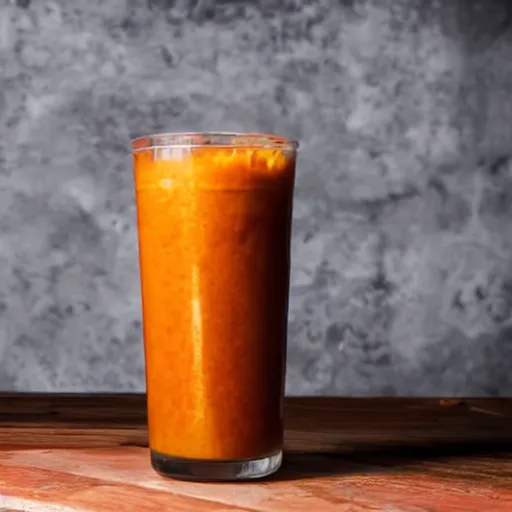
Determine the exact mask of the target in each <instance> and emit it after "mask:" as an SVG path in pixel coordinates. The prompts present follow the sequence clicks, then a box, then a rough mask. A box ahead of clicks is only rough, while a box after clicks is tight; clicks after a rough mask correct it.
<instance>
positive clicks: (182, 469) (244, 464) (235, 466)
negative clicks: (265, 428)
mask: <svg viewBox="0 0 512 512" xmlns="http://www.w3.org/2000/svg"><path fill="white" fill-rule="evenodd" d="M282 459H283V452H281V451H279V452H278V453H275V454H273V455H269V456H268V457H263V458H259V459H242V460H203V459H184V458H181V457H171V456H169V455H164V454H163V453H160V452H157V451H155V450H151V465H152V466H153V469H154V470H155V471H156V472H157V473H159V474H160V475H162V476H167V477H171V478H177V479H179V480H196V481H203V482H206V481H211V482H221V481H236V480H253V479H255V478H264V477H266V476H269V475H271V474H272V473H274V472H275V471H277V470H278V469H279V468H280V466H281V462H282Z"/></svg>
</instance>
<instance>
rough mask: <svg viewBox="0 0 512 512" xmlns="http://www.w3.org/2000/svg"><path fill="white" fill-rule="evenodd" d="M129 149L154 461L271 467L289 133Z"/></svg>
mask: <svg viewBox="0 0 512 512" xmlns="http://www.w3.org/2000/svg"><path fill="white" fill-rule="evenodd" d="M132 146H133V150H134V172H135V186H136V198H137V212H138V233H139V255H140V270H141V284H142V304H143V324H144V345H145V357H146V382H147V399H148V425H149V442H150V449H151V458H152V464H153V467H154V468H155V469H156V470H157V471H158V472H160V473H162V474H164V475H167V476H174V477H181V478H191V479H200V480H211V479H213V480H223V479H228V480H232V479H246V478H256V477H261V476H265V475H267V474H270V473H272V472H274V471H275V470H277V469H278V467H279V465H280V462H281V449H282V442H283V425H282V400H283V391H284V372H285V357H286V333H287V312H288V292H289V273H290V229H291V214H292V196H293V185H294V176H295V153H296V143H293V142H290V141H288V140H286V139H281V138H278V137H273V136H268V135H256V134H162V135H152V136H149V137H143V138H141V139H137V140H135V141H133V143H132Z"/></svg>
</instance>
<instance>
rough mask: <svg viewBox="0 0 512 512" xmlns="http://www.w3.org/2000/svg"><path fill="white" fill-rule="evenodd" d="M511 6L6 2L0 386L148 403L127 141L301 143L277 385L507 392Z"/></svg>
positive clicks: (491, 2)
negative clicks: (258, 134)
mask: <svg viewBox="0 0 512 512" xmlns="http://www.w3.org/2000/svg"><path fill="white" fill-rule="evenodd" d="M511 15H512V6H509V4H508V2H507V1H506V0H487V1H485V0H482V1H477V0H466V1H462V0H457V1H456V0H453V1H450V2H442V1H441V0H437V1H429V0H424V1H422V0H410V1H406V0H373V1H357V0H353V1H350V0H344V1H341V0H340V1H325V0H316V1H305V0H304V1H303V0H281V1H277V0H260V1H259V2H257V1H240V0H239V1H235V0H231V1H218V2H213V1H197V0H196V1H192V0H176V1H174V2H173V1H164V0H152V1H151V0H132V1H129V0H118V1H110V2H105V1H100V0H88V1H87V2H86V1H79V0H54V1H45V0H32V1H30V0H17V1H14V0H0V389H3V390H14V389H15V390H68V391H75V390H76V391H78V390H81V391H84V390H88V391H96V390H141V389H143V387H144V367H143V353H142V342H141V319H140V291H139V281H138V263H137V248H136V243H137V239H136V226H135V210H134V196H133V184H132V170H131V158H130V153H129V146H128V144H129V139H130V137H131V136H133V135H136V134H142V133H146V132H151V131H157V130H172V131H176V130H192V131H200V130H241V131H263V132H276V133H279V134H283V135H288V136H292V137H296V138H298V139H300V141H301V143H302V151H301V154H300V159H299V165H298V180H297V191H296V203H295V214H294V230H293V272H292V287H291V305H290V306H291V307H290V317H289V322H290V336H289V347H290V349H289V367H288V381H287V384H288V391H289V392H290V393H294V394H297V393H301V394H334V393H335V394H350V395H353V394H357V395H360V394H362V395H368V394H402V395H418V394H424V395H431V394H435V395H461V394H466V395H468V394H471V395H504V394H512V372H511V371H510V362H511V359H512V327H511V321H512V309H511V308H512V248H511V245H512V224H511V223H510V222H509V217H510V210H511V207H512V206H511V197H512V163H511V162H512V161H511V160H510V156H511V153H512V133H511V128H510V126H511V119H512V96H511V95H512V57H511V55H512V29H511V28H510V23H511V19H512V18H511Z"/></svg>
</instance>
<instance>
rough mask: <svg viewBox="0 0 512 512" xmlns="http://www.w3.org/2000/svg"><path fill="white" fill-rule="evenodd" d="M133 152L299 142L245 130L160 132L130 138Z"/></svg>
mask: <svg viewBox="0 0 512 512" xmlns="http://www.w3.org/2000/svg"><path fill="white" fill-rule="evenodd" d="M131 147H132V150H133V152H137V151H141V150H144V149H153V148H202V147H214V148H223V147H224V148H261V149H265V148H266V149H278V148H282V149H283V148H284V149H291V150H294V151H296V150H297V149H298V147H299V143H298V141H296V140H293V139H287V138H286V137H281V136H279V135H270V134H265V133H249V132H247V133H245V132H161V133H151V134H149V135H142V136H140V137H136V138H134V139H132V140H131Z"/></svg>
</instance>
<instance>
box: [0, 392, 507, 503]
mask: <svg viewBox="0 0 512 512" xmlns="http://www.w3.org/2000/svg"><path fill="white" fill-rule="evenodd" d="M511 420H512V400H510V401H509V400H506V399H457V400H446V399H445V400H442V399H401V398H400V399H394V398H390V399H384V398H376V399H358V398H353V399H351V398H287V399H286V405H285V451H286V455H285V462H284V465H283V468H282V470H281V471H280V472H278V473H277V474H276V475H275V476H273V477H271V478H269V479H267V480H264V481H258V482H254V483H233V484H231V483H229V484H226V483H223V484H205V483H191V482H182V481H177V480H171V479H166V478H163V477H160V476H158V475H157V474H156V473H155V472H154V471H153V470H152V469H151V467H150V465H149V453H148V449H147V430H146V411H145V399H144V397H143V396H141V395H112V394H110V395H55V394H52V395H47V394H40V395H37V394H31V395H25V394H20V395H9V394H0V512H5V511H13V510H17V511H19V510H23V511H27V512H28V511H30V512H52V511H75V512H76V511H97V512H109V511H116V512H124V511H127V512H129V511H150V510H159V511H167V510H169V511H177V512H180V511H183V512H191V511H195V512H201V511H223V512H234V511H251V512H260V511H261V512H263V511H265V512H266V511H269V512H270V511H275V512H278V511H279V512H280V511H295V510H296V511H307V512H316V511H327V512H330V511H342V512H343V511H345V512H359V511H361V512H362V511H383V512H420V511H421V512H427V511H428V512H433V511H445V512H453V511H464V512H471V511H475V512H477V511H478V512H482V511H489V512H501V511H508V512H512V458H511V455H512V428H511V427H512V424H511Z"/></svg>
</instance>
